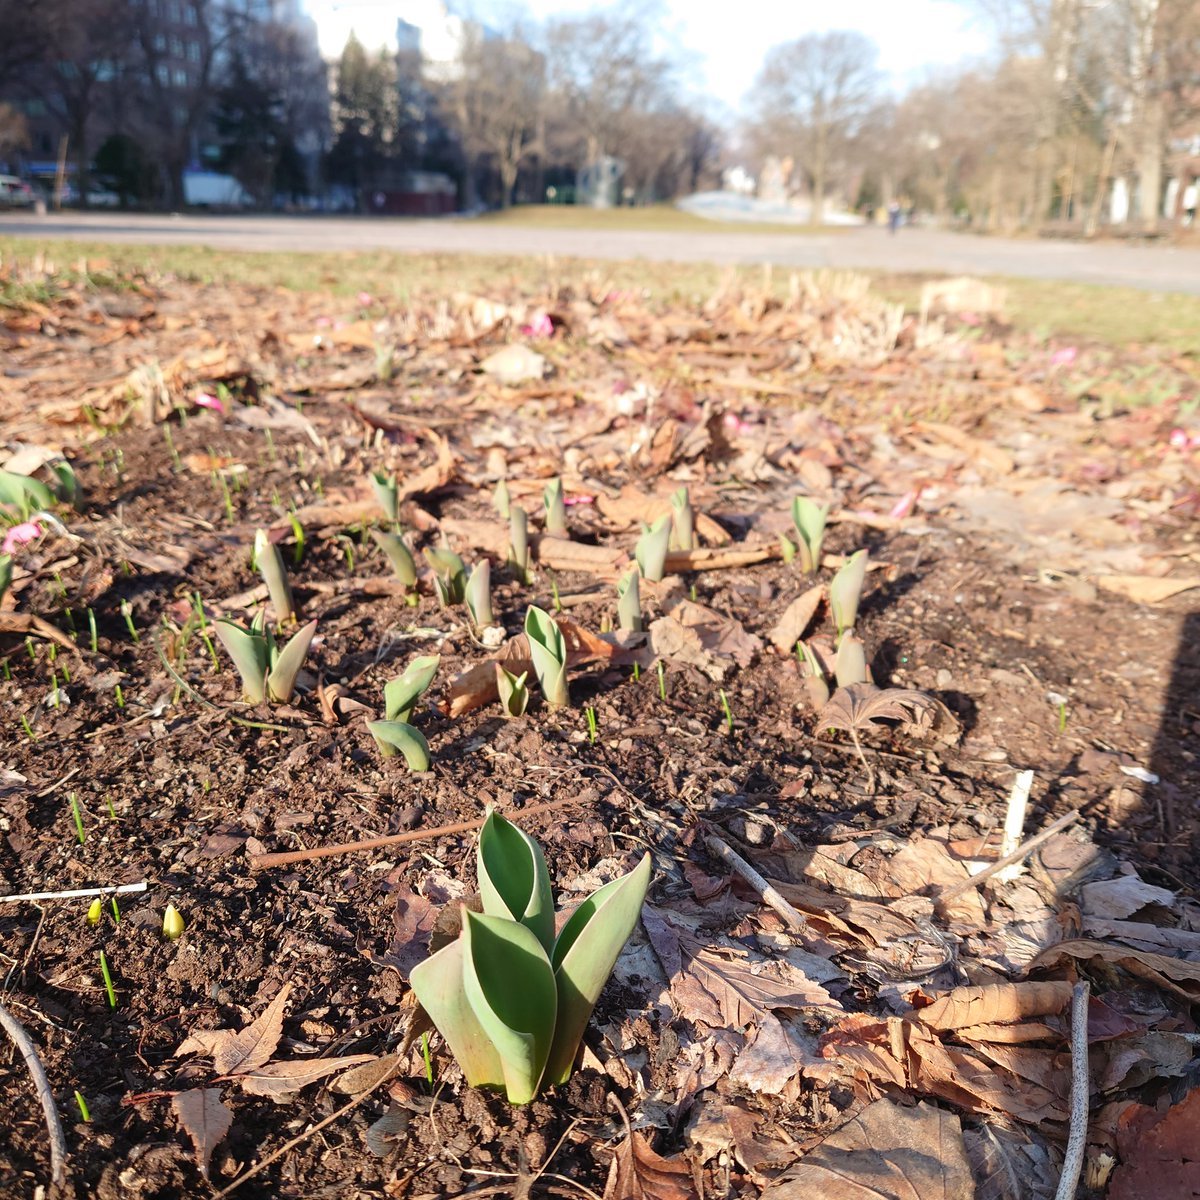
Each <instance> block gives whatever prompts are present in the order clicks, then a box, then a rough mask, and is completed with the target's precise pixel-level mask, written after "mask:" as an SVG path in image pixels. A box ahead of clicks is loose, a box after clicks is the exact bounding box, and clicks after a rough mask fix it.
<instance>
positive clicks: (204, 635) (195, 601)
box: [192, 592, 221, 671]
mask: <svg viewBox="0 0 1200 1200" xmlns="http://www.w3.org/2000/svg"><path fill="white" fill-rule="evenodd" d="M192 607H193V608H195V610H196V616H197V617H198V618H199V620H200V640H201V641H202V642H203V643H204V648H205V649H206V650H207V651H208V655H209V657H210V658H211V659H212V665H213V670H214V671H220V669H221V660H220V659H219V658H217V648H216V646H214V645H213V641H212V638H210V637H209V636H208V616H207V614H206V613H205V611H204V601H203V600H202V599H201V598H200V593H199V592H193V593H192Z"/></svg>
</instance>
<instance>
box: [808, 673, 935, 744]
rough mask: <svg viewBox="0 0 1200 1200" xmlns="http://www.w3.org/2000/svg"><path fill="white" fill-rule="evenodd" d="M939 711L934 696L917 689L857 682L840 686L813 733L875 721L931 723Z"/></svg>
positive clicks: (867, 725)
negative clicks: (935, 713) (847, 685)
mask: <svg viewBox="0 0 1200 1200" xmlns="http://www.w3.org/2000/svg"><path fill="white" fill-rule="evenodd" d="M935 711H936V705H935V701H934V700H933V697H932V696H927V695H925V693H924V692H918V691H917V690H916V689H915V688H878V687H876V686H875V685H874V684H872V683H854V684H851V685H850V686H849V687H844V688H838V690H837V691H836V692H834V693H833V695H832V696H831V697H830V698H829V703H828V704H826V705H825V707H824V708H823V709H821V714H820V719H819V720H818V721H817V727H816V728H815V729H814V730H813V733H814V734H816V735H817V736H820V735H821V734H822V733H825V732H827V731H828V730H830V729H846V730H851V729H853V730H863V729H870V728H871V727H872V726H873V725H874V724H875V722H876V721H909V722H912V723H913V724H921V725H927V724H930V723H932V721H933V716H934V712H935Z"/></svg>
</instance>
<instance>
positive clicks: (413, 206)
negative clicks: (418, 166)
mask: <svg viewBox="0 0 1200 1200" xmlns="http://www.w3.org/2000/svg"><path fill="white" fill-rule="evenodd" d="M364 200H365V204H366V209H367V212H369V213H373V214H377V215H379V216H389V217H444V216H445V215H446V214H447V213H452V212H454V211H456V209H457V208H458V189H457V188H456V187H455V185H454V180H453V179H451V178H450V177H449V176H448V175H441V174H439V173H438V172H436V171H408V172H405V173H404V174H403V175H401V176H399V177H398V178H396V179H394V180H389V181H387V182H386V183H382V184H381V185H380V186H379V187H373V188H367V189H366V194H365V196H364Z"/></svg>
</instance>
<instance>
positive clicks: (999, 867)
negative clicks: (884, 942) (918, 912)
mask: <svg viewBox="0 0 1200 1200" xmlns="http://www.w3.org/2000/svg"><path fill="white" fill-rule="evenodd" d="M1078 816H1079V809H1077V808H1073V809H1071V811H1070V812H1069V813H1066V814H1065V815H1064V816H1061V817H1059V818H1058V820H1057V821H1055V822H1054V824H1053V825H1047V826H1046V828H1045V829H1043V830H1042V832H1041V833H1037V834H1034V836H1033V837H1031V838H1030V839H1029V841H1027V842H1022V843H1021V845H1019V846H1018V847H1017V848H1016V849H1015V850H1014V851H1013V852H1012V853H1011V854H1006V855H1005V856H1004V857H1003V858H998V859H996V861H995V862H994V863H992V865H991V866H990V867H985V868H984V869H983V870H982V871H980V872H979V874H978V875H972V876H971V878H970V879H964V880H963V881H962V883H956V884H955V885H954V886H953V887H948V888H943V889H942V890H941V891H940V892H938V894H937V899H938V901H942V900H953V899H954V897H955V896H957V895H960V894H961V893H962V892H968V891H970V890H971V888H977V887H979V885H980V884H981V883H986V882H987V881H988V880H989V879H991V877H992V876H993V875H995V874H996V873H997V872H998V871H1003V870H1004V868H1005V867H1011V866H1012V865H1013V863H1018V862H1020V861H1021V859H1023V858H1024V857H1025V856H1026V855H1028V854H1029V853H1030V852H1031V851H1033V850H1036V849H1037V848H1038V847H1039V846H1040V845H1041V844H1042V843H1043V842H1048V841H1049V840H1050V839H1051V838H1052V837H1053V836H1054V835H1055V834H1056V833H1060V832H1061V831H1062V830H1064V829H1066V827H1067V826H1068V825H1070V824H1071V822H1072V821H1074V820H1075V819H1076V818H1077V817H1078Z"/></svg>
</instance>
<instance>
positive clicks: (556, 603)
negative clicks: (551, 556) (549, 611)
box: [546, 571, 563, 612]
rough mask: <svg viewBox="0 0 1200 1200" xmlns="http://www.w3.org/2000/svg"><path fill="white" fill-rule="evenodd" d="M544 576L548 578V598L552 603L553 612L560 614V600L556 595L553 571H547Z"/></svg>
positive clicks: (561, 609) (555, 580) (556, 581)
mask: <svg viewBox="0 0 1200 1200" xmlns="http://www.w3.org/2000/svg"><path fill="white" fill-rule="evenodd" d="M546 574H547V575H549V576H550V597H551V599H552V600H553V601H554V611H555V612H562V611H563V606H562V600H561V599H560V598H559V595H558V580H557V579H555V578H554V572H553V571H547V572H546Z"/></svg>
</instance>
